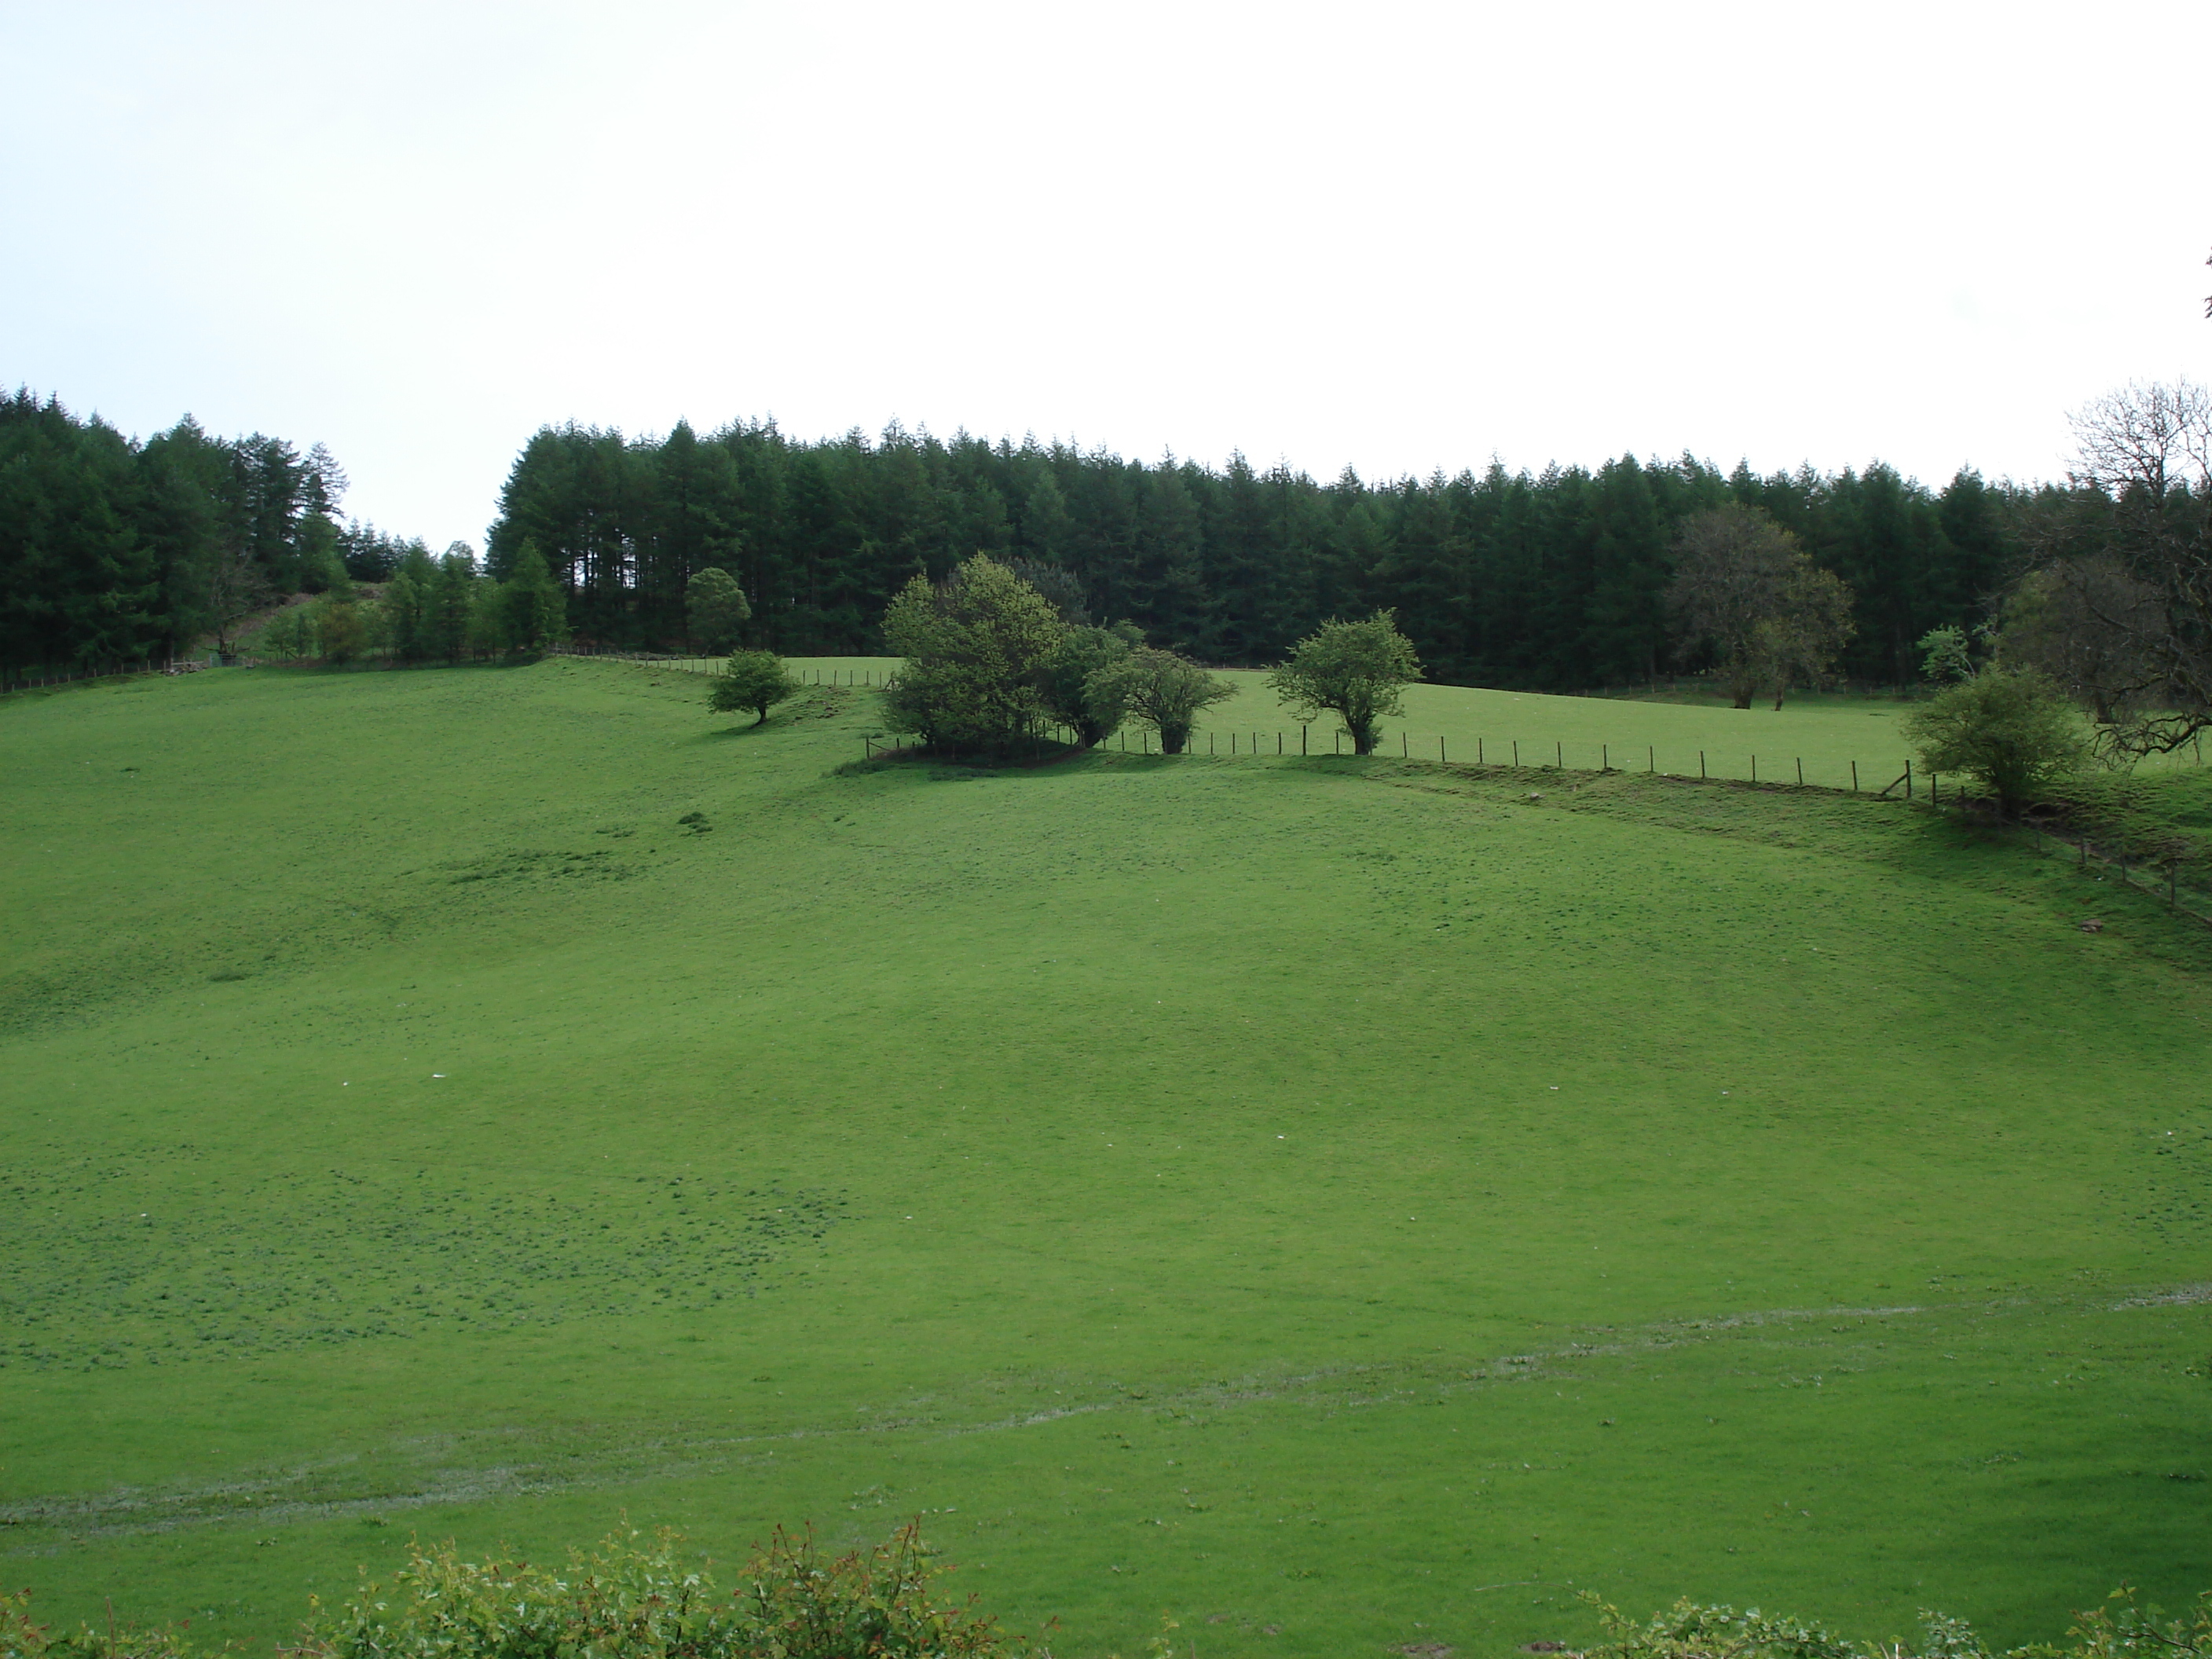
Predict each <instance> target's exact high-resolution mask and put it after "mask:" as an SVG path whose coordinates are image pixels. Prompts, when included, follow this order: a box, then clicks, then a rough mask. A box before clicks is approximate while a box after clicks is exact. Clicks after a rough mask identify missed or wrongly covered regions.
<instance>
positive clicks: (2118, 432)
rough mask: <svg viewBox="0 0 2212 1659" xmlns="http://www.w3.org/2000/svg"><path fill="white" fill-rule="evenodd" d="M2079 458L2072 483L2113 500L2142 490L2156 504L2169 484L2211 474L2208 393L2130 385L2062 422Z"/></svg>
mask: <svg viewBox="0 0 2212 1659" xmlns="http://www.w3.org/2000/svg"><path fill="white" fill-rule="evenodd" d="M2066 423H2067V424H2068V425H2069V426H2070V427H2071V428H2073V429H2074V442H2075V447H2076V448H2077V449H2078V450H2079V452H2080V459H2079V461H2078V463H2077V465H2075V468H2074V471H2073V476H2074V480H2075V483H2082V484H2088V485H2091V486H2093V487H2094V488H2096V489H2101V490H2103V491H2105V493H2106V494H2107V495H2111V496H2112V498H2113V499H2114V500H2115V501H2121V500H2124V499H2125V498H2126V497H2127V495H2129V493H2130V491H2132V490H2141V491H2142V493H2143V494H2144V495H2147V496H2148V499H2149V504H2150V505H2151V506H2153V507H2156V506H2158V505H2160V504H2161V503H2163V502H2164V501H2165V500H2166V492H2167V491H2168V490H2169V489H2171V488H2172V486H2174V485H2176V484H2188V485H2191V486H2192V487H2195V488H2197V489H2200V490H2201V489H2202V487H2203V483H2204V482H2205V479H2206V477H2208V476H2212V392H2207V391H2206V390H2205V389H2204V388H2203V386H2199V385H2198V384H2197V382H2196V381H2194V380H2176V381H2174V382H2173V383H2172V384H2171V385H2168V384H2166V382H2164V381H2160V380H2130V381H2129V382H2128V383H2127V384H2126V385H2125V386H2122V387H2120V388H2119V389H2118V391H2116V392H2106V394H2105V395H2104V396H2103V397H2101V398H2092V399H2090V401H2089V402H2087V403H2086V404H2083V405H2082V406H2081V408H2079V409H2077V410H2075V411H2074V412H2073V413H2072V414H2071V415H2069V416H2067V417H2066Z"/></svg>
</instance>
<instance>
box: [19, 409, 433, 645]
mask: <svg viewBox="0 0 2212 1659" xmlns="http://www.w3.org/2000/svg"><path fill="white" fill-rule="evenodd" d="M345 488H346V477H345V474H344V472H343V471H342V470H340V468H339V466H338V464H337V461H336V460H335V459H332V458H331V453H330V452H329V451H327V450H326V449H325V448H324V447H322V446H321V445H320V444H317V445H315V446H314V447H312V448H311V449H309V450H308V451H307V453H305V454H302V453H300V451H299V450H298V449H297V448H296V447H295V446H294V445H292V444H290V443H289V442H287V441H285V440H283V439H282V438H271V437H266V436H264V435H262V434H260V433H258V432H257V433H254V434H252V435H250V436H247V437H244V438H217V437H215V436H212V435H210V434H209V433H207V432H205V431H204V430H202V429H201V428H200V427H199V426H198V424H197V422H194V421H193V420H192V419H191V417H190V416H186V417H185V419H183V420H181V421H179V422H178V423H177V424H176V425H175V426H173V427H172V428H169V429H168V430H167V431H166V432H162V433H159V434H157V435H155V436H154V437H152V438H149V439H147V440H145V441H143V442H141V441H136V440H133V439H131V438H127V437H125V436H124V435H122V434H121V433H119V432H118V431H117V430H116V429H115V428H113V427H112V426H109V425H107V424H106V423H105V422H102V421H100V420H99V419H97V418H96V417H95V418H93V419H90V420H81V419H79V418H77V417H76V416H74V415H72V414H70V411H69V410H66V409H64V407H63V406H62V404H61V403H60V402H59V400H58V399H55V398H47V399H46V400H44V401H41V400H40V399H39V398H35V397H33V395H32V394H31V393H30V392H27V391H21V390H19V391H17V392H15V393H14V394H13V395H12V396H9V397H6V398H0V671H5V670H12V671H25V670H30V669H54V670H60V671H82V670H89V669H102V668H109V667H113V666H117V665H122V664H125V663H133V662H143V661H147V660H151V659H161V658H165V657H167V656H171V655H173V654H177V653H182V652H185V651H187V650H190V649H191V648H192V647H193V646H194V645H195V644H196V643H197V641H200V640H201V639H203V638H205V637H208V636H210V635H220V634H221V633H222V632H223V631H224V630H225V629H227V628H228V626H229V625H230V624H231V623H233V622H234V621H236V620H237V619H239V618H240V617H244V616H246V615H247V614H250V613H251V611H252V610H253V609H255V608H256V607H257V606H258V605H260V604H262V603H264V602H265V601H267V600H268V599H271V598H274V597H276V596H278V595H283V594H290V593H301V592H309V593H319V592H324V591H325V590H327V589H329V588H331V586H343V585H344V584H345V583H346V582H347V581H348V580H367V581H375V580H382V579H383V578H384V577H386V576H388V575H389V574H392V571H393V570H395V569H397V568H398V565H399V563H400V562H401V560H402V559H403V558H404V556H406V555H407V554H408V553H409V552H410V550H415V549H416V544H413V543H410V542H405V541H402V540H400V539H398V538H395V537H391V536H387V535H385V534H384V533H382V532H380V531H378V530H377V529H376V527H375V526H373V525H368V526H364V525H361V524H357V523H349V524H341V523H340V522H339V520H338V517H337V505H338V501H339V498H340V497H341V496H342V495H343V494H344V491H345Z"/></svg>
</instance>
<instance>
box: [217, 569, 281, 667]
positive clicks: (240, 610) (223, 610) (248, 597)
mask: <svg viewBox="0 0 2212 1659" xmlns="http://www.w3.org/2000/svg"><path fill="white" fill-rule="evenodd" d="M269 599H270V586H269V579H268V578H267V577H266V576H264V575H263V574H261V567H260V566H259V565H258V564H256V563H254V562H253V557H252V555H251V554H249V553H247V552H246V550H244V549H243V548H240V549H235V550H230V551H227V552H224V553H220V554H218V555H216V557H215V559H214V560H213V561H212V562H210V564H209V566H208V568H207V569H206V571H205V573H204V574H203V575H202V577H201V579H200V601H201V604H202V605H204V607H205V615H206V617H207V621H208V627H209V630H210V632H211V633H213V634H214V635H215V648H216V650H217V651H218V652H220V653H222V655H224V656H226V657H228V655H230V653H231V649H232V647H233V646H234V644H235V643H236V639H235V635H236V634H237V631H238V624H239V623H241V622H243V621H245V620H246V618H247V617H250V616H252V614H253V613H254V612H255V611H258V610H259V609H260V608H261V607H262V606H263V605H266V604H267V603H268V602H269Z"/></svg>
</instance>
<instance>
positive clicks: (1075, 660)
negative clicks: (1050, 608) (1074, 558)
mask: <svg viewBox="0 0 2212 1659" xmlns="http://www.w3.org/2000/svg"><path fill="white" fill-rule="evenodd" d="M1063 614H1065V613H1063ZM1143 641H1144V635H1141V634H1139V632H1138V631H1137V630H1136V629H1134V628H1132V627H1130V626H1129V625H1128V624H1127V623H1122V624H1121V626H1120V627H1118V628H1071V629H1068V630H1067V632H1066V634H1065V635H1061V637H1060V643H1059V644H1057V645H1055V646H1054V647H1053V648H1052V650H1051V652H1050V653H1048V655H1047V656H1046V657H1045V659H1044V661H1043V663H1042V665H1040V666H1039V668H1038V670H1037V691H1038V695H1039V696H1042V698H1043V699H1044V706H1045V711H1046V712H1047V713H1048V714H1050V715H1051V716H1052V717H1053V718H1054V720H1058V721H1059V722H1060V724H1061V725H1063V726H1066V727H1068V728H1069V729H1070V730H1071V731H1073V732H1074V733H1075V735H1076V740H1077V742H1079V744H1082V746H1083V747H1084V748H1085V749H1092V748H1096V747H1097V745H1098V744H1101V743H1103V742H1104V741H1105V740H1106V738H1109V737H1110V736H1111V735H1112V734H1113V733H1114V732H1117V731H1119V730H1120V729H1121V722H1122V720H1124V719H1125V718H1127V714H1128V709H1129V702H1128V697H1127V695H1126V693H1125V691H1124V689H1123V686H1122V682H1121V678H1120V677H1119V676H1118V675H1117V674H1116V673H1115V670H1116V669H1119V668H1120V667H1121V666H1122V665H1125V664H1127V661H1128V660H1129V653H1130V652H1131V651H1132V650H1133V649H1134V648H1135V647H1137V646H1139V645H1140V644H1142V643H1143Z"/></svg>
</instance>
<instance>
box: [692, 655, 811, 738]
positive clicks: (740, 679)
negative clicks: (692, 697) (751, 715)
mask: <svg viewBox="0 0 2212 1659" xmlns="http://www.w3.org/2000/svg"><path fill="white" fill-rule="evenodd" d="M707 684H708V692H707V706H708V708H712V709H714V711H715V712H716V713H718V714H733V713H735V712H736V711H737V710H738V709H741V708H750V709H752V710H754V711H755V712H756V713H757V714H758V715H759V717H760V718H759V719H757V720H755V721H754V722H753V724H754V725H755V726H763V725H765V724H767V722H768V711H769V709H771V708H775V706H776V704H778V703H780V702H784V701H785V700H786V699H787V698H789V697H792V696H795V695H797V693H798V691H799V682H798V680H797V679H795V678H793V676H792V674H791V672H790V671H789V670H787V668H785V667H784V665H783V659H782V658H781V657H779V656H777V655H776V654H775V652H773V651H732V653H730V659H729V661H728V662H726V663H725V664H723V665H722V671H721V672H720V673H719V674H717V675H715V676H714V678H712V679H710V680H708V682H707Z"/></svg>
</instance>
